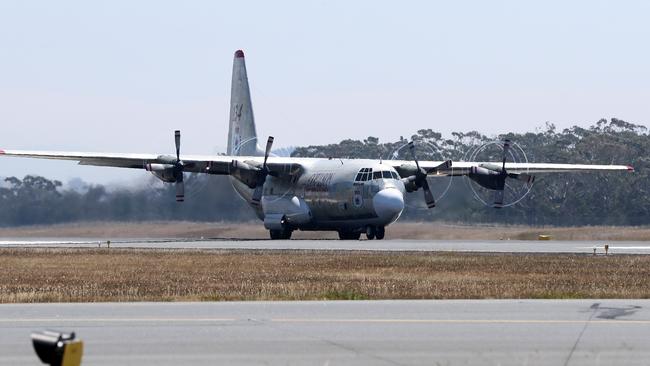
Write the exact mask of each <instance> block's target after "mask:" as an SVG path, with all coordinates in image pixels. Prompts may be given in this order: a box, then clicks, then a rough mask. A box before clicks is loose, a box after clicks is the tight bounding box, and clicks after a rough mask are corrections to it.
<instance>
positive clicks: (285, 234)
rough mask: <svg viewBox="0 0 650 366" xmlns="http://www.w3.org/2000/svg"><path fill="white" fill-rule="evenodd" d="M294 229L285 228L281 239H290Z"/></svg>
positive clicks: (281, 233)
mask: <svg viewBox="0 0 650 366" xmlns="http://www.w3.org/2000/svg"><path fill="white" fill-rule="evenodd" d="M292 233H293V231H291V230H287V229H284V230H282V231H281V232H280V239H284V240H289V239H291V234H292Z"/></svg>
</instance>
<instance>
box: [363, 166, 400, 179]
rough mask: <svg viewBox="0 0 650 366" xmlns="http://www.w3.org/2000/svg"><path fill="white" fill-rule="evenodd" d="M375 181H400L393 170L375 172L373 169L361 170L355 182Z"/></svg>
mask: <svg viewBox="0 0 650 366" xmlns="http://www.w3.org/2000/svg"><path fill="white" fill-rule="evenodd" d="M374 179H400V177H399V175H397V173H396V172H395V171H391V170H375V171H373V170H372V168H361V169H360V170H359V173H357V176H356V178H355V179H354V181H355V182H365V181H369V180H374Z"/></svg>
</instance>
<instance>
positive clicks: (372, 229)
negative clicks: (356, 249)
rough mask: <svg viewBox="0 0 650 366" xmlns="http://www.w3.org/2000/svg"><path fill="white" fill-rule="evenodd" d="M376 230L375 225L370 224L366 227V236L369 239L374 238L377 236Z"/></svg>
mask: <svg viewBox="0 0 650 366" xmlns="http://www.w3.org/2000/svg"><path fill="white" fill-rule="evenodd" d="M375 231H376V230H375V227H374V226H368V227H367V228H366V238H368V240H372V239H374V238H375Z"/></svg>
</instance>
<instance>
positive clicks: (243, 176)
mask: <svg viewBox="0 0 650 366" xmlns="http://www.w3.org/2000/svg"><path fill="white" fill-rule="evenodd" d="M259 174H260V168H258V167H256V166H253V165H250V164H248V163H245V162H242V161H238V160H233V161H232V162H231V163H230V176H232V177H234V178H235V179H237V180H238V181H240V182H242V183H244V184H245V185H247V186H248V188H251V189H254V188H256V187H257V184H258V183H259Z"/></svg>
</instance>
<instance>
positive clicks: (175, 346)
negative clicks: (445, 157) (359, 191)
mask: <svg viewBox="0 0 650 366" xmlns="http://www.w3.org/2000/svg"><path fill="white" fill-rule="evenodd" d="M649 309H650V300H577V301H573V300H570V301H562V300H560V301H558V300H523V301H521V300H474V301H472V300H469V301H466V300H449V301H447V300H439V301H436V300H433V301H428V300H427V301H352V302H345V301H338V302H230V303H99V304H16V305H0V328H2V332H0V363H1V364H7V365H39V364H40V363H39V361H38V359H37V358H36V356H35V354H34V352H33V350H32V348H31V343H30V339H29V334H30V332H31V331H33V330H39V329H44V328H51V329H59V330H65V331H72V330H74V331H76V332H77V334H78V336H79V337H80V338H82V339H83V340H84V342H85V355H84V364H86V365H116V364H123V365H129V364H131V365H177V364H192V365H215V364H223V365H226V364H227V365H288V364H291V365H294V364H300V365H305V364H306V365H431V364H441V365H447V364H468V365H611V364H625V365H637V364H638V365H641V364H647V362H648V359H650V310H649Z"/></svg>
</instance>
